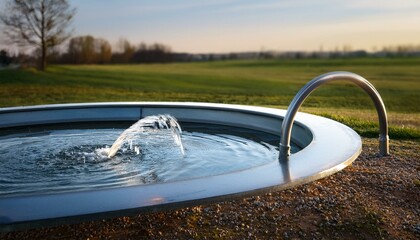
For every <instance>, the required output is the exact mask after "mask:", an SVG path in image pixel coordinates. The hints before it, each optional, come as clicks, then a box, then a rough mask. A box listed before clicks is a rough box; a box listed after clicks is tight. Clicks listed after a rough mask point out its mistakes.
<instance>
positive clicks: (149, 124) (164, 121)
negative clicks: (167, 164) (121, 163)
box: [108, 115, 185, 158]
mask: <svg viewBox="0 0 420 240" xmlns="http://www.w3.org/2000/svg"><path fill="white" fill-rule="evenodd" d="M158 129H168V130H170V131H171V133H172V137H173V139H174V141H175V144H176V145H178V146H179V148H180V150H181V153H182V155H185V152H184V146H183V145H182V140H181V133H182V129H181V126H179V123H178V121H177V120H176V118H175V117H173V116H170V115H153V116H148V117H145V118H143V119H140V120H139V121H138V122H136V123H135V124H133V125H132V126H131V127H129V128H127V129H126V130H125V131H124V132H123V133H122V134H121V135H120V136H119V137H118V138H117V140H116V141H115V142H114V144H112V146H111V148H110V149H109V153H108V157H109V158H112V157H113V156H114V155H115V154H116V153H117V152H118V150H119V149H120V147H121V146H122V145H123V144H124V143H128V144H129V149H130V150H134V151H135V152H136V154H140V146H133V139H135V138H136V137H139V135H140V134H144V133H146V132H149V131H155V130H158Z"/></svg>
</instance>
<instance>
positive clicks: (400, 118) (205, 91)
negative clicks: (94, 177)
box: [0, 58, 420, 139]
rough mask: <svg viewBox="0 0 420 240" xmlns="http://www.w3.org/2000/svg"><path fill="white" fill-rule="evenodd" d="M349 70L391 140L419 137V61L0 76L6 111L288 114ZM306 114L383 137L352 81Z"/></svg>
mask: <svg viewBox="0 0 420 240" xmlns="http://www.w3.org/2000/svg"><path fill="white" fill-rule="evenodd" d="M330 71H351V72H354V73H357V74H360V75H362V76H363V77H365V78H366V79H368V80H369V81H371V82H372V83H373V85H374V86H375V87H376V88H377V90H378V91H379V93H380V94H381V96H382V98H383V100H384V102H385V106H386V107H387V110H388V113H389V120H390V124H391V126H392V127H391V134H390V135H391V138H392V137H394V138H402V139H407V138H408V139H420V106H419V104H420V101H419V99H420V58H384V59H382V58H363V59H305V60H252V61H217V62H203V63H176V64H150V65H83V66H70V65H55V66H50V67H49V68H48V69H47V71H46V72H38V71H36V70H34V69H26V70H2V71H0V107H8V106H22V105H37V104H52V103H76V102H103V101H195V102H218V103H235V104H246V105H259V106H269V107H276V108H287V106H288V104H289V103H290V101H291V100H292V98H293V97H294V95H295V94H296V93H297V92H298V91H299V89H300V88H301V87H302V86H303V85H305V83H307V82H308V81H309V80H311V79H312V78H314V77H316V76H318V75H320V74H323V73H326V72H330ZM302 110H303V111H307V112H311V113H316V114H320V115H324V116H327V117H330V118H333V119H336V120H338V121H341V122H344V123H345V124H347V125H350V126H351V127H353V128H355V129H356V131H358V132H359V133H361V134H362V135H364V136H371V135H372V134H376V132H377V124H376V122H377V118H376V113H375V110H374V106H373V104H372V103H371V101H370V99H369V97H368V96H367V95H366V94H365V93H364V92H363V90H361V89H359V88H358V87H356V86H354V85H353V84H351V83H331V84H327V85H325V86H323V87H321V88H319V89H317V90H316V91H315V92H314V93H313V94H312V95H311V96H310V97H309V98H308V99H307V100H306V101H305V103H304V105H303V108H302Z"/></svg>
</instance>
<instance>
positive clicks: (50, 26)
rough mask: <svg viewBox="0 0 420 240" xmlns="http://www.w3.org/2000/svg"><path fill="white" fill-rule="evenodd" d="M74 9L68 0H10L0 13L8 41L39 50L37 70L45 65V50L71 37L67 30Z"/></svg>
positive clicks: (43, 68)
mask: <svg viewBox="0 0 420 240" xmlns="http://www.w3.org/2000/svg"><path fill="white" fill-rule="evenodd" d="M75 12H76V10H75V9H74V8H70V5H69V4H68V2H67V0H10V1H9V2H8V3H7V7H6V11H5V12H4V13H2V14H1V15H0V21H1V22H2V23H3V24H4V25H5V28H4V33H5V34H6V36H8V38H9V40H11V41H12V42H14V43H17V44H18V45H20V46H24V45H29V46H35V47H37V48H39V49H40V57H41V58H40V59H41V64H40V69H41V70H42V71H43V70H45V68H46V65H47V53H48V49H50V48H52V47H54V46H56V45H59V44H61V43H63V42H64V41H65V40H67V39H68V38H69V37H70V33H69V32H68V31H67V28H68V27H69V25H70V23H71V20H72V19H73V16H74V14H75Z"/></svg>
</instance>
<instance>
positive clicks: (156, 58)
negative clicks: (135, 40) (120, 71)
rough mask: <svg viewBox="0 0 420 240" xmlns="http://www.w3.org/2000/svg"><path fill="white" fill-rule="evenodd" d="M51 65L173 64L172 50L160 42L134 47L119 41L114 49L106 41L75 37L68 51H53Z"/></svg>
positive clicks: (123, 40)
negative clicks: (171, 62)
mask: <svg viewBox="0 0 420 240" xmlns="http://www.w3.org/2000/svg"><path fill="white" fill-rule="evenodd" d="M49 55H50V58H49V60H50V62H51V63H62V64H109V63H166V62H170V61H172V53H171V48H170V47H169V46H167V45H164V44H160V43H153V44H146V43H140V44H139V45H138V46H136V45H134V44H131V43H130V42H129V41H128V40H126V39H120V40H119V42H118V43H117V47H116V49H115V50H113V49H112V47H111V44H110V43H109V42H108V41H107V40H105V39H103V38H95V37H93V36H91V35H87V36H78V37H73V38H71V39H70V40H69V42H68V44H67V48H66V49H65V51H57V50H55V51H54V50H52V52H51V53H50V54H49Z"/></svg>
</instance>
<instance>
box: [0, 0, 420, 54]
mask: <svg viewBox="0 0 420 240" xmlns="http://www.w3.org/2000/svg"><path fill="white" fill-rule="evenodd" d="M69 2H70V4H71V5H72V6H73V7H75V8H76V9H77V13H76V16H75V19H74V21H73V24H72V27H73V28H74V35H75V36H78V35H87V34H90V35H93V36H94V37H100V38H105V39H107V40H108V41H109V42H110V43H111V44H116V42H117V41H118V40H119V39H121V38H125V39H128V40H129V41H130V42H131V43H133V44H139V43H140V42H145V43H149V44H150V43H154V42H159V43H163V44H166V45H169V46H170V47H171V48H172V50H173V51H175V52H189V53H209V52H213V53H217V52H220V53H222V52H239V51H261V50H274V51H295V50H303V51H319V50H324V51H328V50H334V49H337V48H342V47H344V46H350V47H351V49H353V50H356V49H365V50H368V51H374V50H379V49H381V48H382V47H383V46H391V45H400V44H416V45H418V44H420V0H277V1H276V0H259V1H256V0H252V1H251V0H69ZM0 7H1V6H0Z"/></svg>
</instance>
